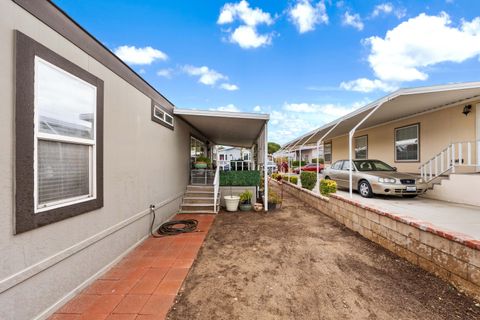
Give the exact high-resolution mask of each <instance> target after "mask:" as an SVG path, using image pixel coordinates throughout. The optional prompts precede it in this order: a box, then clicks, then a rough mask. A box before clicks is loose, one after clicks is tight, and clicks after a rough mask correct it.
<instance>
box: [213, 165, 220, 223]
mask: <svg viewBox="0 0 480 320" xmlns="http://www.w3.org/2000/svg"><path fill="white" fill-rule="evenodd" d="M219 190H220V166H217V168H216V169H215V178H213V210H214V211H215V213H218V206H217V198H218V191H219Z"/></svg>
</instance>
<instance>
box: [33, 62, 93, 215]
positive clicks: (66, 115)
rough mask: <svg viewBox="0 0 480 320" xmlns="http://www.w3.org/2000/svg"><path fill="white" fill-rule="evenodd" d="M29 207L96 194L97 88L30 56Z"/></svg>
mask: <svg viewBox="0 0 480 320" xmlns="http://www.w3.org/2000/svg"><path fill="white" fill-rule="evenodd" d="M34 66H35V73H34V212H35V213H37V212H42V211H47V210H50V209H54V208H59V207H64V206H68V205H72V204H76V203H80V202H84V201H89V200H92V199H95V198H96V183H95V181H96V165H95V164H96V118H97V117H96V110H97V88H96V87H95V86H93V85H92V84H90V83H88V82H86V81H84V80H82V79H80V78H78V77H76V76H74V75H73V74H71V73H69V72H67V71H65V70H63V69H61V68H59V67H57V66H55V65H53V64H51V63H49V62H47V61H46V60H43V59H42V58H40V57H38V56H36V57H35V59H34Z"/></svg>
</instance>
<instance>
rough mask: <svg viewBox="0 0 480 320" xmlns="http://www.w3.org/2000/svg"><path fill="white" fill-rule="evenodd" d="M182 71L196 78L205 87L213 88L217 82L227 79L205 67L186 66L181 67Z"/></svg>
mask: <svg viewBox="0 0 480 320" xmlns="http://www.w3.org/2000/svg"><path fill="white" fill-rule="evenodd" d="M183 71H184V72H185V73H187V74H189V75H191V76H198V82H200V83H202V84H204V85H207V86H214V85H215V84H216V83H217V82H218V81H219V80H227V79H228V78H227V77H226V76H224V75H223V74H221V73H219V72H217V71H215V70H213V69H210V68H208V67H206V66H202V67H194V66H190V65H186V66H184V67H183Z"/></svg>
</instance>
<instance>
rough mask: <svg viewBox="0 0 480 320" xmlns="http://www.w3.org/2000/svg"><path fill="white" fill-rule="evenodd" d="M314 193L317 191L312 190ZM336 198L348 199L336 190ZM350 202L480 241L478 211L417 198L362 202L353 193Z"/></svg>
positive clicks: (461, 205) (473, 207)
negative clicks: (411, 218) (410, 218)
mask: <svg viewBox="0 0 480 320" xmlns="http://www.w3.org/2000/svg"><path fill="white" fill-rule="evenodd" d="M316 190H318V189H316ZM337 194H338V195H340V196H342V197H345V198H349V197H350V196H349V194H348V191H343V190H339V191H338V192H337ZM353 199H354V200H355V201H358V202H359V203H362V204H366V205H368V206H370V207H374V208H377V209H380V210H383V211H387V212H389V213H392V214H398V215H402V216H409V217H413V218H415V219H418V220H422V221H426V222H429V223H431V224H433V225H435V226H438V227H439V228H441V229H444V230H449V231H453V232H457V233H462V234H464V235H467V236H469V237H471V238H474V239H476V240H480V207H476V206H469V205H463V204H458V203H452V202H445V201H439V200H433V199H426V198H422V197H417V198H414V199H405V198H400V197H392V196H375V197H374V198H369V199H366V198H363V197H361V196H360V195H359V194H358V193H355V192H354V193H353Z"/></svg>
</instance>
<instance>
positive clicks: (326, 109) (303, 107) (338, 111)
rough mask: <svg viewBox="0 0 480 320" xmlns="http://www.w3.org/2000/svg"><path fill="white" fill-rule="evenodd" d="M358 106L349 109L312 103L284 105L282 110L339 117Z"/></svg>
mask: <svg viewBox="0 0 480 320" xmlns="http://www.w3.org/2000/svg"><path fill="white" fill-rule="evenodd" d="M358 107H359V105H357V104H355V105H353V106H350V107H346V106H341V105H335V104H331V103H329V104H314V103H285V104H284V105H283V110H285V111H292V112H301V113H322V114H324V115H328V116H333V117H336V118H338V117H341V116H344V115H346V114H347V113H350V112H352V111H354V110H355V109H357V108H358Z"/></svg>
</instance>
